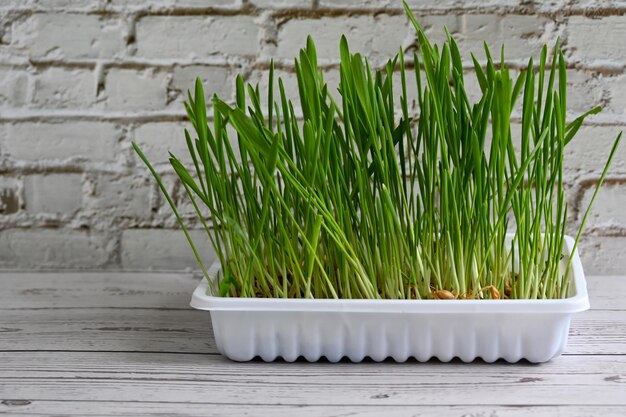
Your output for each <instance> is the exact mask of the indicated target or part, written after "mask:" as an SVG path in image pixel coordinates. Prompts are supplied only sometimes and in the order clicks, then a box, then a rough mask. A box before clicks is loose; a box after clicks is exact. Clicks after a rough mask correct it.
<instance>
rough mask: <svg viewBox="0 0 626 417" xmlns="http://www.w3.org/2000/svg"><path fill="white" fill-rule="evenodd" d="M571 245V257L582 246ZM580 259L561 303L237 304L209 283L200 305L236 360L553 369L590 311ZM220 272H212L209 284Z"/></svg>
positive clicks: (199, 295)
mask: <svg viewBox="0 0 626 417" xmlns="http://www.w3.org/2000/svg"><path fill="white" fill-rule="evenodd" d="M565 244H566V247H567V248H566V249H567V253H571V250H572V248H573V244H574V240H573V239H572V238H571V237H569V236H566V237H565ZM572 256H573V257H574V259H573V260H572V270H571V272H572V274H573V278H572V279H573V284H574V285H573V288H572V291H571V292H572V296H571V297H569V298H565V299H558V300H332V299H328V300H327V299H315V300H312V299H271V298H229V297H215V296H212V295H210V294H209V287H208V283H207V282H206V280H202V282H201V283H200V285H199V286H198V287H197V288H196V290H195V291H194V293H193V296H192V299H191V306H192V307H194V308H196V309H199V310H209V311H210V312H211V321H212V323H213V333H214V335H215V342H216V344H217V349H218V350H219V352H220V353H222V354H224V355H226V356H227V357H228V358H230V359H232V360H235V361H248V360H251V359H253V358H254V357H256V356H260V357H261V358H262V359H263V360H264V361H273V360H275V359H276V358H278V357H282V358H283V359H284V360H286V361H289V362H291V361H294V360H296V359H297V358H298V357H300V356H303V357H304V358H305V359H306V360H308V361H317V360H319V359H320V358H321V357H322V356H324V357H326V358H327V359H328V360H329V361H331V362H336V361H339V360H340V359H341V358H343V357H348V358H349V359H350V360H351V361H353V362H360V361H362V360H363V359H364V358H365V357H370V358H372V359H373V360H375V361H382V360H384V359H386V358H388V357H391V358H393V359H394V360H396V361H398V362H404V361H406V360H407V359H408V358H410V357H414V358H416V359H417V360H418V361H427V360H429V359H430V358H433V357H436V358H438V359H439V360H441V361H444V362H447V361H450V360H451V359H453V358H454V357H458V358H460V359H461V360H462V361H464V362H470V361H472V360H474V359H476V358H482V359H483V360H485V361H487V362H493V361H495V360H497V359H500V358H502V359H505V360H506V361H508V362H517V361H519V360H521V359H527V360H529V361H530V362H545V361H548V360H550V359H552V358H554V357H556V356H558V355H560V354H561V353H562V352H563V350H564V349H565V346H566V344H567V335H568V331H569V325H570V319H571V316H572V314H573V313H576V312H580V311H584V310H587V309H588V308H589V297H588V295H587V284H586V282H585V276H584V272H583V269H582V264H581V262H580V257H579V256H578V251H576V252H575V253H574V254H573V255H572ZM219 271H220V265H219V263H216V264H213V265H212V267H211V268H210V270H209V275H210V276H213V277H214V276H216V275H217V274H218V273H219Z"/></svg>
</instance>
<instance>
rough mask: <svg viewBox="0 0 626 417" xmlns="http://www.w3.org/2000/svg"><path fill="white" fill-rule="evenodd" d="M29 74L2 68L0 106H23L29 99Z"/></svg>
mask: <svg viewBox="0 0 626 417" xmlns="http://www.w3.org/2000/svg"><path fill="white" fill-rule="evenodd" d="M28 85H29V77H28V73H26V72H25V71H23V70H19V69H11V68H0V105H5V106H22V105H24V104H25V103H26V101H27V99H28Z"/></svg>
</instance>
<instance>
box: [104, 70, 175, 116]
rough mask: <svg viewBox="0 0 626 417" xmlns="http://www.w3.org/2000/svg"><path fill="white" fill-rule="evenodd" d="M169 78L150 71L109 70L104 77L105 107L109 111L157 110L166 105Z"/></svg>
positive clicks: (163, 74) (161, 73)
mask: <svg viewBox="0 0 626 417" xmlns="http://www.w3.org/2000/svg"><path fill="white" fill-rule="evenodd" d="M168 83H169V77H168V75H167V74H165V73H163V72H155V71H152V70H148V71H143V72H137V71H134V70H130V69H117V68H115V69H110V70H109V71H108V73H107V76H106V83H105V91H106V96H107V100H106V107H107V109H110V110H132V111H146V110H159V109H163V108H165V106H166V105H167V85H168Z"/></svg>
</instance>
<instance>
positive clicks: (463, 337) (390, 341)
mask: <svg viewBox="0 0 626 417" xmlns="http://www.w3.org/2000/svg"><path fill="white" fill-rule="evenodd" d="M211 317H212V322H213V328H214V332H215V338H216V341H217V342H218V343H217V347H218V350H219V351H220V352H221V353H223V354H224V355H226V356H227V357H229V358H230V359H233V360H235V361H248V360H251V359H253V358H254V357H257V356H258V357H260V358H261V359H262V360H264V361H273V360H275V359H277V358H283V359H284V360H286V361H289V362H291V361H294V360H296V359H297V358H299V357H304V358H305V359H306V360H308V361H311V362H313V361H317V360H319V359H320V358H321V357H325V358H326V359H328V360H329V361H331V362H337V361H339V360H341V359H342V358H344V357H347V358H348V359H350V360H351V361H353V362H360V361H362V360H363V359H364V358H366V357H369V358H371V359H372V360H374V361H382V360H385V359H387V358H393V359H394V360H396V361H398V362H404V361H406V360H407V359H409V358H411V357H412V358H415V359H417V360H418V361H427V360H429V359H431V358H433V357H434V358H437V359H439V360H441V361H443V362H448V361H450V360H452V359H453V358H460V359H461V360H462V361H464V362H470V361H473V360H475V359H477V358H481V359H483V360H485V361H487V362H493V361H496V360H498V359H504V360H506V361H508V362H517V361H519V360H521V359H527V360H529V361H530V362H545V361H548V360H550V359H552V358H553V357H555V356H558V355H559V354H560V353H561V352H562V351H563V349H564V348H565V345H566V343H567V334H568V330H569V323H570V315H569V314H532V313H531V314H526V315H521V314H503V315H498V316H493V315H487V314H471V315H462V314H446V315H437V314H376V313H358V312H327V313H324V312H306V311H305V312H297V311H296V312H292V313H290V314H284V313H281V312H278V313H276V312H271V311H262V312H259V311H255V312H250V311H213V312H211Z"/></svg>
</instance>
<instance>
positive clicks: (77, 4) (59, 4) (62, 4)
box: [2, 0, 102, 9]
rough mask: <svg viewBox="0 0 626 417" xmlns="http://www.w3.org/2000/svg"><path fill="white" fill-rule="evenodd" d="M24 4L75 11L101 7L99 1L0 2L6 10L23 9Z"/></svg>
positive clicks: (33, 6)
mask: <svg viewBox="0 0 626 417" xmlns="http://www.w3.org/2000/svg"><path fill="white" fill-rule="evenodd" d="M7 3H8V4H7ZM24 3H29V4H28V6H30V7H32V8H37V9H54V8H63V9H66V8H74V9H75V8H84V7H96V6H101V5H102V2H101V0H30V1H28V2H25V1H24V0H4V1H3V2H2V6H5V7H6V8H13V7H24Z"/></svg>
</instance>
